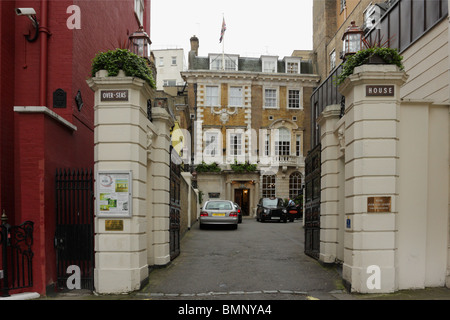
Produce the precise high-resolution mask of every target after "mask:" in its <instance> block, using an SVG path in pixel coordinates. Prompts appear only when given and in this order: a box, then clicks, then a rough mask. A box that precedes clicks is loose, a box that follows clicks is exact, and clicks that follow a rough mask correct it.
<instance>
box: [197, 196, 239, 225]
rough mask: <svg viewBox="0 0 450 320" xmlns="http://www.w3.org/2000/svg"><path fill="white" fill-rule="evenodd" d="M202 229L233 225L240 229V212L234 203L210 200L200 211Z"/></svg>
mask: <svg viewBox="0 0 450 320" xmlns="http://www.w3.org/2000/svg"><path fill="white" fill-rule="evenodd" d="M199 223H200V228H203V227H204V226H205V225H207V224H210V225H231V226H232V227H233V228H234V229H237V227H238V211H237V209H236V207H235V206H234V204H233V202H232V201H228V200H209V201H207V202H206V203H205V205H204V206H203V208H202V210H201V211H200V219H199Z"/></svg>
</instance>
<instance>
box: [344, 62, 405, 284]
mask: <svg viewBox="0 0 450 320" xmlns="http://www.w3.org/2000/svg"><path fill="white" fill-rule="evenodd" d="M406 79H407V76H406V74H405V72H403V71H399V70H398V68H397V67H396V66H394V65H363V66H360V67H357V68H355V70H354V73H353V75H351V76H350V77H349V78H347V79H346V80H345V82H344V83H343V84H342V85H341V87H340V88H339V90H340V91H341V92H342V94H343V95H344V96H345V98H346V110H345V116H344V117H345V215H346V217H345V219H346V221H345V236H344V243H345V249H344V265H343V278H344V281H345V282H346V284H347V285H348V286H349V287H350V289H351V291H352V292H361V293H374V292H383V293H388V292H394V291H395V290H396V289H397V288H398V281H397V278H396V251H397V248H396V233H397V224H396V216H397V214H398V210H399V209H398V206H397V203H398V198H399V197H400V196H401V195H399V189H398V179H399V173H398V156H399V150H398V145H399V135H398V125H399V112H400V86H402V85H403V84H404V83H405V81H406Z"/></svg>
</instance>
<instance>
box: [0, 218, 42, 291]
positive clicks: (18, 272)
mask: <svg viewBox="0 0 450 320" xmlns="http://www.w3.org/2000/svg"><path fill="white" fill-rule="evenodd" d="M7 221H8V217H7V216H6V214H5V212H4V211H3V215H2V217H1V225H0V250H1V256H0V260H1V268H2V270H1V271H2V272H1V275H0V283H1V287H0V288H1V295H2V296H3V297H8V296H9V295H10V294H9V291H10V290H14V289H22V288H30V287H32V286H33V251H32V250H31V247H32V245H33V228H34V223H33V222H31V221H26V222H24V223H22V224H21V225H20V226H10V225H9V224H8V223H7Z"/></svg>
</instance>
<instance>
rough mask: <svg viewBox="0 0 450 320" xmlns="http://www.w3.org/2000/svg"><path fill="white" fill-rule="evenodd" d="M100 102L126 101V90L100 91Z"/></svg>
mask: <svg viewBox="0 0 450 320" xmlns="http://www.w3.org/2000/svg"><path fill="white" fill-rule="evenodd" d="M100 94H101V100H102V101H105V102H109V101H128V90H101V91H100Z"/></svg>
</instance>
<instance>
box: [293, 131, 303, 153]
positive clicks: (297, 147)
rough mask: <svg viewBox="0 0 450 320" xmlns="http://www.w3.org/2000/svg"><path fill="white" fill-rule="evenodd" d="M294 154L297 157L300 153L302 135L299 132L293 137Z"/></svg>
mask: <svg viewBox="0 0 450 320" xmlns="http://www.w3.org/2000/svg"><path fill="white" fill-rule="evenodd" d="M295 155H296V156H297V157H300V156H301V155H302V136H301V135H299V134H298V135H297V136H296V137H295Z"/></svg>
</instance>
